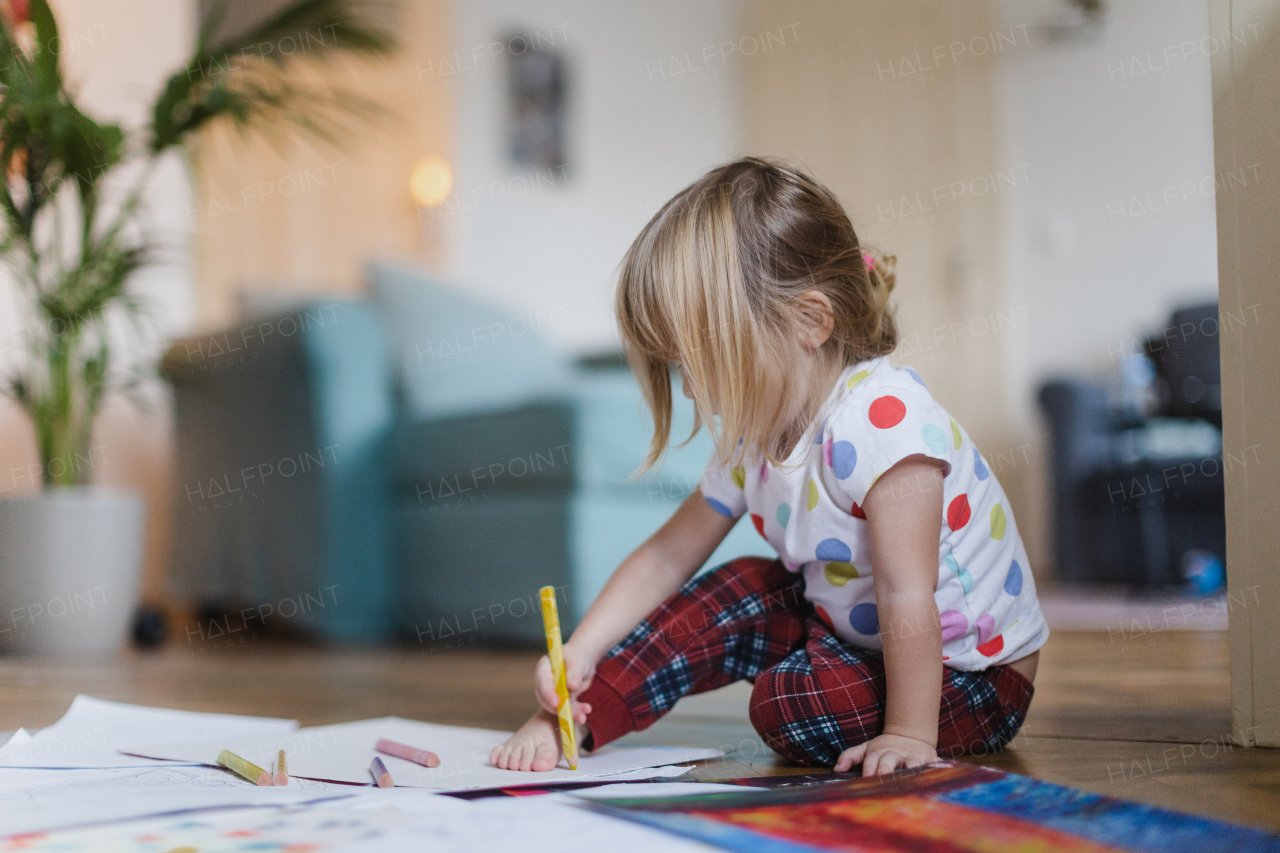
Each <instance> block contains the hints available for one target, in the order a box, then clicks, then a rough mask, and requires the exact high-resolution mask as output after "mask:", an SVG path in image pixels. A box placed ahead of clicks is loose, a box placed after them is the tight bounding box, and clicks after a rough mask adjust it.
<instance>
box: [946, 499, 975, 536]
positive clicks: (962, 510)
mask: <svg viewBox="0 0 1280 853" xmlns="http://www.w3.org/2000/svg"><path fill="white" fill-rule="evenodd" d="M969 515H970V510H969V496H968V495H957V496H956V497H954V498H952V500H951V504H950V505H949V506H948V507H947V527H950V528H951V529H952V530H959V529H960V528H961V527H964V526H965V525H966V524H968V523H969Z"/></svg>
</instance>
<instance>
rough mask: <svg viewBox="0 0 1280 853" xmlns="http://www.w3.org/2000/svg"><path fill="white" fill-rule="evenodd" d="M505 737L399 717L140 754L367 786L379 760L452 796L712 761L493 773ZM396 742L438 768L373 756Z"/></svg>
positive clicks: (678, 751) (681, 756)
mask: <svg viewBox="0 0 1280 853" xmlns="http://www.w3.org/2000/svg"><path fill="white" fill-rule="evenodd" d="M507 737H509V733H507V732H498V731H493V730H490V729H471V728H461V727H458V726H438V725H434V724H431V723H419V722H415V721H413V720H405V719H401V718H399V717H384V718H382V719H377V720H361V721H359V722H354V723H341V724H338V725H333V726H317V727H315V728H305V729H298V730H297V731H295V732H293V733H291V734H289V735H288V736H284V737H258V738H245V739H230V740H229V739H225V738H224V739H220V740H217V741H203V742H199V741H187V742H184V743H175V744H171V745H168V746H153V747H150V748H148V749H145V750H142V751H141V752H142V754H143V755H145V756H147V757H150V758H162V759H170V760H176V761H187V762H200V763H206V764H212V763H214V762H215V761H216V760H217V755H218V752H219V751H221V750H223V749H229V750H231V751H232V752H234V753H236V754H237V755H239V756H241V757H242V758H246V759H248V760H249V761H252V762H254V763H255V764H257V765H259V766H260V767H263V768H266V767H268V766H269V764H270V762H271V761H273V760H274V759H275V757H276V754H277V752H278V750H281V749H284V750H285V751H286V752H287V754H288V759H289V772H290V773H291V774H293V775H296V776H302V777H306V778H310V779H321V780H326V781H337V782H356V783H360V784H369V783H371V781H372V779H371V777H370V775H369V763H370V762H371V761H372V760H373V759H374V757H375V756H376V757H380V758H381V759H382V760H383V762H384V763H385V764H386V765H387V770H388V771H389V772H390V773H391V777H392V779H394V780H395V783H396V785H400V786H409V787H416V788H432V789H436V790H447V791H458V790H466V789H469V788H496V787H507V786H512V785H545V784H548V783H551V782H563V781H567V780H574V779H583V778H590V777H594V776H604V775H608V774H612V773H625V772H629V771H634V770H639V769H641V768H645V767H661V766H664V765H669V764H677V763H681V762H689V761H698V760H700V759H704V758H715V757H716V756H719V755H721V754H722V753H721V752H720V751H719V750H715V749H686V748H678V747H658V746H647V747H613V746H607V747H605V748H603V749H601V750H598V751H597V752H595V753H593V754H592V755H589V756H583V757H582V758H580V759H579V761H578V769H577V770H569V769H568V767H567V766H565V765H564V763H563V762H562V763H561V766H560V767H558V768H556V769H555V770H551V771H548V772H545V773H522V772H520V771H518V770H499V769H498V768H496V767H493V766H491V765H490V764H489V751H490V750H491V749H492V748H493V747H494V746H495V745H497V744H499V743H501V742H502V741H504V740H506V739H507ZM380 738H386V739H388V740H394V741H398V742H400V743H405V744H408V745H410V746H415V747H418V748H420V749H428V750H431V751H432V752H434V753H436V754H437V755H439V756H440V762H441V763H440V766H439V767H421V766H419V765H417V764H414V763H413V762H411V761H406V760H404V759H402V758H395V757H394V756H390V755H381V754H380V753H378V752H377V751H375V750H374V744H375V743H376V742H377V741H378V740H379V739H380Z"/></svg>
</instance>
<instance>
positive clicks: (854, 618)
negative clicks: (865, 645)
mask: <svg viewBox="0 0 1280 853" xmlns="http://www.w3.org/2000/svg"><path fill="white" fill-rule="evenodd" d="M849 627H850V628H852V629H853V630H855V631H857V632H858V633H859V634H865V635H867V636H870V635H871V634H876V633H879V631H880V614H879V612H877V611H876V606H875V605H874V604H870V603H867V604H859V605H858V606H857V607H855V608H853V609H852V610H850V611H849Z"/></svg>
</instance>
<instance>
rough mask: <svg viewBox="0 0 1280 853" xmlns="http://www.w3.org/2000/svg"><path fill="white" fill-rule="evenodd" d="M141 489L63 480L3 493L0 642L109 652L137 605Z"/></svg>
mask: <svg viewBox="0 0 1280 853" xmlns="http://www.w3.org/2000/svg"><path fill="white" fill-rule="evenodd" d="M145 521H146V510H145V507H144V504H143V501H142V497H141V495H139V494H137V493H135V492H131V491H125V490H123V489H111V488H103V487H98V486H63V487H58V488H53V489H45V490H44V491H41V492H32V493H30V494H20V495H14V496H12V497H4V498H0V650H3V651H6V652H16V653H19V654H44V655H64V656H74V657H105V656H109V655H113V654H115V653H116V652H117V651H119V650H120V648H121V646H123V645H124V643H125V641H126V639H127V638H128V633H129V625H130V621H131V619H132V617H133V613H134V610H135V608H136V607H137V604H138V585H139V581H140V578H141V575H142V544H143V533H144V526H145Z"/></svg>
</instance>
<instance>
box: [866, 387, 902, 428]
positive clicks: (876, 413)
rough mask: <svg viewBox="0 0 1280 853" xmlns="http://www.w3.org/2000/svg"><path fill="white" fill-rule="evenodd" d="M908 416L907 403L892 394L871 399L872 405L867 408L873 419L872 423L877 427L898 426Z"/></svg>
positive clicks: (870, 417) (870, 418)
mask: <svg viewBox="0 0 1280 853" xmlns="http://www.w3.org/2000/svg"><path fill="white" fill-rule="evenodd" d="M906 416H907V407H906V404H904V403H903V402H902V401H901V400H899V399H898V398H897V397H895V396H893V395H892V394H886V395H884V396H883V397H877V398H876V399H874V400H872V401H871V407H870V408H869V409H867V418H868V419H869V420H870V421H871V425H872V426H873V427H876V428H877V429H888V428H889V427H892V426H897V425H898V424H900V423H902V419H903V418H905V417H906Z"/></svg>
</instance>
